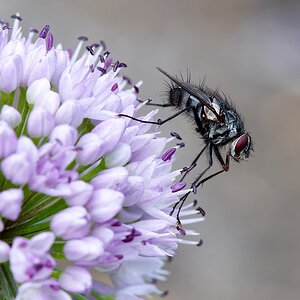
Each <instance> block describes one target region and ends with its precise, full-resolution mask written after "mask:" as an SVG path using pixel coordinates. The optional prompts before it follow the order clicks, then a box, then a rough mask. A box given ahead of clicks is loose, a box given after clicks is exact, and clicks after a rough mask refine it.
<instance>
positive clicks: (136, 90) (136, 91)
mask: <svg viewBox="0 0 300 300" xmlns="http://www.w3.org/2000/svg"><path fill="white" fill-rule="evenodd" d="M133 88H134V91H135V93H136V94H138V93H139V91H140V89H139V88H138V87H137V86H136V85H134V86H133Z"/></svg>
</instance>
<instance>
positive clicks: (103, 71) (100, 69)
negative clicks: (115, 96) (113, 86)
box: [97, 67, 106, 75]
mask: <svg viewBox="0 0 300 300" xmlns="http://www.w3.org/2000/svg"><path fill="white" fill-rule="evenodd" d="M97 69H98V70H99V71H100V72H102V74H101V75H103V74H106V70H105V69H103V68H101V67H97Z"/></svg>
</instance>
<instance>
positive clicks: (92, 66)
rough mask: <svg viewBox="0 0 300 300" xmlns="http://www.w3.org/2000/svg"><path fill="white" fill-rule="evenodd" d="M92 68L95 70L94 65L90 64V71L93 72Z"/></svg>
mask: <svg viewBox="0 0 300 300" xmlns="http://www.w3.org/2000/svg"><path fill="white" fill-rule="evenodd" d="M94 70H95V67H94V65H90V71H91V72H92V73H93V72H94Z"/></svg>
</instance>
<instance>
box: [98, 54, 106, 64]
mask: <svg viewBox="0 0 300 300" xmlns="http://www.w3.org/2000/svg"><path fill="white" fill-rule="evenodd" d="M99 59H100V62H101V63H105V59H104V57H103V55H99Z"/></svg>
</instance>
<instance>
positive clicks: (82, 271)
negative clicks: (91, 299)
mask: <svg viewBox="0 0 300 300" xmlns="http://www.w3.org/2000/svg"><path fill="white" fill-rule="evenodd" d="M59 284H60V286H61V287H62V288H63V289H64V290H66V291H68V292H71V293H81V294H85V293H88V292H89V291H90V289H91V287H92V276H91V274H90V272H89V271H88V270H87V269H86V268H83V267H79V266H70V267H67V268H66V269H65V270H64V272H63V273H62V274H61V275H60V277H59Z"/></svg>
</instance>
